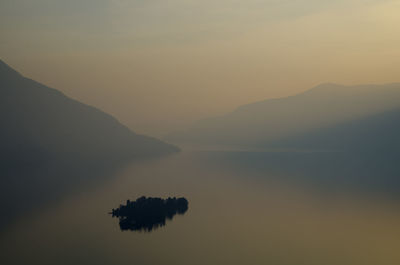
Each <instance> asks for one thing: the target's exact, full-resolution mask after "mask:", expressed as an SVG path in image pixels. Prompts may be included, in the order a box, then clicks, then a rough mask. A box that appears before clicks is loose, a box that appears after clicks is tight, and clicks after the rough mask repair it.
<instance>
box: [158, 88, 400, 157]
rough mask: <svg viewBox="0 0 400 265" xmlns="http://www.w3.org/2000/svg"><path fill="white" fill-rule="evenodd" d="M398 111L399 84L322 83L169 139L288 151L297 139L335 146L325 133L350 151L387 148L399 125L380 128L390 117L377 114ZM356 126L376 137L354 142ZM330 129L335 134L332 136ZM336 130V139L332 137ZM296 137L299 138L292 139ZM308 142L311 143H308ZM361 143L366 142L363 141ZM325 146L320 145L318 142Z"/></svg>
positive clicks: (247, 107) (200, 124)
mask: <svg viewBox="0 0 400 265" xmlns="http://www.w3.org/2000/svg"><path fill="white" fill-rule="evenodd" d="M398 109H400V84H386V85H361V86H342V85H336V84H322V85H319V86H317V87H315V88H313V89H310V90H308V91H306V92H304V93H301V94H298V95H294V96H290V97H286V98H277V99H269V100H265V101H260V102H256V103H252V104H248V105H244V106H241V107H239V108H237V109H236V110H235V111H233V112H231V113H229V114H227V115H225V116H222V117H216V118H213V119H208V120H204V121H201V122H197V123H196V124H195V125H193V126H192V127H190V128H188V129H187V130H186V131H181V132H176V133H173V134H170V135H169V136H168V137H166V139H167V140H169V141H173V142H180V143H189V144H206V145H214V144H217V145H227V146H243V147H257V148H260V147H269V146H274V147H280V148H287V147H292V146H290V145H289V142H291V143H293V144H294V145H297V143H298V141H300V139H299V138H304V141H303V143H302V144H299V146H300V145H303V146H302V147H305V148H306V149H309V148H315V147H317V148H325V147H326V146H329V145H331V144H324V143H323V141H324V140H325V139H324V137H322V134H321V133H322V131H324V134H325V135H326V136H327V138H326V141H331V140H332V139H333V138H335V137H336V138H337V139H336V140H334V142H335V143H338V144H339V145H340V146H341V147H343V146H348V145H347V144H348V143H350V144H351V145H350V146H348V147H356V145H357V147H358V146H360V145H364V147H368V146H371V147H374V148H375V147H377V148H380V149H381V150H384V148H381V147H380V145H381V144H382V145H384V146H386V142H390V141H395V140H396V139H398V137H395V138H391V139H385V137H387V136H390V137H393V136H394V135H395V134H391V135H387V134H386V132H387V131H388V130H389V131H390V130H393V129H394V130H396V127H395V126H396V123H392V124H390V123H386V124H385V125H384V126H385V128H382V129H381V130H380V129H379V127H376V124H377V123H379V121H378V120H381V122H384V120H385V119H386V118H384V117H383V116H381V117H377V116H376V115H378V114H382V115H388V116H387V117H388V119H392V120H394V119H393V118H395V117H392V118H389V116H391V114H390V112H392V111H396V110H398ZM385 113H386V114H385ZM373 119H374V120H375V121H373ZM368 122H371V124H368ZM397 124H398V123H397ZM346 126H347V127H346ZM356 126H359V128H360V129H361V127H363V128H364V129H365V130H367V131H366V133H367V134H369V132H368V130H370V129H371V130H374V134H375V135H377V136H378V137H377V138H375V139H373V138H368V137H367V138H364V132H363V131H362V130H359V131H358V132H359V133H361V135H360V139H356V137H354V136H355V135H354V133H355V132H356V130H358V129H356V128H355V127H356ZM339 127H341V129H339ZM345 127H346V128H345ZM329 130H332V131H331V132H330V133H329V134H330V136H329V137H328V131H329ZM335 130H336V132H337V133H338V134H337V135H335V134H334V132H335ZM379 130H380V131H379ZM347 131H348V132H349V135H348V134H347ZM317 134H318V135H319V136H321V137H320V140H317V139H316V142H313V136H316V135H317ZM312 135H313V136H312ZM370 135H372V134H370ZM379 135H382V137H380V136H379ZM292 138H293V139H296V140H293V141H292V140H290V139H292ZM305 138H307V139H308V140H307V144H306V140H305ZM329 138H330V139H329ZM350 138H351V139H352V140H351V141H350ZM363 139H364V140H365V142H363V143H362V141H361V140H363ZM341 140H343V141H342V142H341ZM353 140H354V142H353ZM295 142H296V144H295ZM317 142H318V143H317ZM321 142H322V145H320V144H319V143H321ZM331 142H333V141H331ZM353 143H354V145H353ZM347 149H351V148H347Z"/></svg>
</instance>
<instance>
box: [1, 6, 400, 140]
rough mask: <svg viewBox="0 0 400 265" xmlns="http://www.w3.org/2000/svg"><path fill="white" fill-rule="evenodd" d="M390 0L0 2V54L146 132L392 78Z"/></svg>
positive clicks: (395, 29)
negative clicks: (325, 86)
mask: <svg viewBox="0 0 400 265" xmlns="http://www.w3.org/2000/svg"><path fill="white" fill-rule="evenodd" d="M399 14H400V1H391V0H336V1H335V0H264V1H261V0H246V1H239V0H219V1H215V0H214V1H211V0H202V1H199V0H198V1H193V0H147V1H145V0H79V1H78V0H70V1H61V0H36V1H31V0H2V1H1V2H0V34H1V41H0V58H1V59H3V60H4V61H5V62H6V63H8V64H9V65H10V66H12V67H14V68H15V69H17V70H18V71H20V72H21V73H23V74H24V75H25V76H27V77H30V78H32V79H35V80H37V81H39V82H42V83H44V84H47V85H49V86H51V87H54V88H57V89H59V90H61V91H63V92H64V93H66V94H67V95H69V96H71V97H73V98H76V99H79V100H81V101H83V102H85V103H88V104H91V105H94V106H96V107H99V108H101V109H102V110H104V111H107V112H109V113H111V114H113V115H114V116H116V117H117V118H118V119H119V120H120V121H122V122H123V123H125V124H127V125H128V126H130V127H131V128H133V129H134V130H135V131H137V132H142V133H150V134H153V135H156V136H159V135H162V134H163V133H164V132H166V131H170V130H173V129H174V128H179V127H181V126H185V124H187V123H190V121H193V120H197V119H201V118H205V117H209V116H213V115H220V114H223V113H226V112H229V111H230V110H232V109H234V108H235V107H237V106H238V105H241V104H246V103H249V102H253V101H259V100H263V99H267V98H271V97H280V96H287V95H291V94H295V93H298V92H301V91H304V90H306V89H308V88H311V87H312V86H315V85H317V84H319V83H324V82H335V83H341V84H348V85H351V84H360V83H391V82H399V81H400V78H399V76H400V75H399V71H400V70H399V69H400V15H399Z"/></svg>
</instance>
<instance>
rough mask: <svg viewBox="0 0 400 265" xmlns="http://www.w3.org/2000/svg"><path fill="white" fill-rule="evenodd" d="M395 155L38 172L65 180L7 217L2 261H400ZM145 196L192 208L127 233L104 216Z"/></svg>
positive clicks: (195, 154) (275, 156)
mask: <svg viewBox="0 0 400 265" xmlns="http://www.w3.org/2000/svg"><path fill="white" fill-rule="evenodd" d="M396 161H397V156H393V155H391V156H386V157H379V158H377V157H376V156H371V157H370V156H368V155H365V156H363V157H360V155H355V154H340V153H334V154H332V153H323V152H320V153H316V152H287V151H285V152H262V151H258V152H254V151H228V150H226V151H215V150H214V151H206V150H203V151H195V150H187V151H183V152H181V153H179V154H176V155H172V156H169V157H165V158H159V159H153V160H147V161H141V162H132V163H131V164H128V165H124V166H119V167H117V168H115V169H113V170H109V171H103V172H102V173H95V172H98V171H93V172H92V171H85V172H84V173H82V172H80V174H81V175H79V174H78V173H77V172H74V171H73V170H71V172H67V173H65V170H63V172H62V173H61V172H60V175H57V169H54V170H52V171H48V170H47V169H46V168H43V169H41V170H39V171H35V174H34V177H37V176H39V175H42V177H43V179H45V180H51V178H52V177H54V178H58V177H60V176H61V177H63V178H66V179H67V180H65V181H64V182H65V183H64V182H63V183H62V184H60V185H65V186H68V188H65V190H64V189H62V188H59V189H55V192H53V193H52V194H51V195H49V196H43V198H42V199H41V200H40V203H38V204H37V205H36V207H35V206H34V205H33V206H32V208H30V209H31V210H27V211H26V212H22V213H20V214H19V215H16V217H15V219H13V221H12V222H11V223H9V224H7V226H6V228H5V229H3V230H2V231H1V233H0V260H1V264H4V265H6V264H30V265H33V264H40V265H44V264H95V265H101V264H143V265H147V264H148V265H152V264H164V265H168V264H171V265H197V264H199V265H200V264H207V265H213V264H215V265H222V264H230V265H233V264H241V265H243V264H246V265H252V264H254V265H255V264H274V265H302V264H304V265H313V264H315V265H321V264H323V265H330V264H332V265H334V264H335V265H347V264H348V265H357V264H360V265H369V264H371V265H377V264H379V265H386V264H388V265H389V264H400V207H399V198H398V191H399V187H400V185H399V180H398V177H399V176H400V174H399V173H400V170H399V166H398V165H397V163H396ZM60 170H61V169H60ZM49 172H51V174H50V173H49ZM24 174H27V176H25V177H30V176H29V174H28V173H24ZM85 174H86V175H85ZM90 174H93V175H94V176H90V177H85V176H89V175H90ZM96 174H99V178H98V179H96ZM100 175H101V176H100ZM16 176H17V175H15V176H14V177H16ZM78 176H79V177H78ZM81 176H82V177H81ZM68 179H70V180H71V181H73V182H77V183H78V184H75V185H71V187H69V185H68ZM88 179H89V180H88ZM80 181H82V183H84V184H82V185H81V183H80ZM18 185H21V186H24V185H27V184H26V183H25V184H24V183H19V184H18ZM31 187H32V189H33V188H35V187H36V186H35V185H33V186H31ZM28 188H29V187H28ZM28 188H26V189H28ZM59 190H62V191H63V192H58V191H59ZM41 193H42V192H41V191H38V192H37V193H33V195H30V196H31V197H29V198H32V200H33V198H36V197H41ZM140 196H154V197H162V198H167V197H169V196H172V197H173V196H176V197H185V198H187V200H188V202H189V208H188V210H187V211H186V212H185V214H182V215H176V216H174V218H173V219H172V220H167V222H166V225H165V226H163V227H160V228H158V229H155V230H153V231H151V232H143V231H121V230H120V227H119V225H118V219H116V218H112V217H111V215H110V214H109V212H110V211H111V209H112V208H116V207H118V206H119V205H120V204H122V203H124V202H125V201H126V200H128V199H129V200H135V199H136V198H138V197H140ZM6 203H7V205H19V204H21V203H24V202H23V200H22V201H18V203H16V201H15V200H14V199H12V200H9V201H8V202H6ZM12 208H14V207H11V206H10V209H12ZM3 214H4V215H5V214H6V213H4V212H3Z"/></svg>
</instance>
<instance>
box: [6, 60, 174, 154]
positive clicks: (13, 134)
mask: <svg viewBox="0 0 400 265" xmlns="http://www.w3.org/2000/svg"><path fill="white" fill-rule="evenodd" d="M0 126H1V131H0V149H1V150H0V156H2V157H3V158H12V157H13V158H16V159H23V160H24V159H25V160H27V161H29V160H31V159H40V158H42V159H49V158H54V157H68V158H74V159H79V158H90V159H92V158H94V159H96V158H101V159H111V160H118V159H123V158H132V157H143V156H153V155H163V154H169V153H173V152H176V151H178V150H179V149H178V148H177V147H175V146H173V145H170V144H167V143H164V142H162V141H160V140H157V139H155V138H152V137H148V136H143V135H138V134H136V133H134V132H132V131H131V130H130V129H128V128H127V127H126V126H124V125H122V124H121V123H120V122H118V121H117V120H116V119H115V118H114V117H112V116H111V115H109V114H106V113H104V112H102V111H101V110H99V109H97V108H94V107H91V106H88V105H85V104H83V103H80V102H78V101H76V100H73V99H71V98H68V97H67V96H65V95H64V94H63V93H61V92H60V91H57V90H55V89H52V88H49V87H47V86H45V85H42V84H40V83H38V82H36V81H33V80H31V79H28V78H25V77H23V76H22V75H21V74H19V73H18V72H17V71H15V70H14V69H12V68H11V67H9V66H8V65H7V64H6V63H4V62H3V61H1V60H0Z"/></svg>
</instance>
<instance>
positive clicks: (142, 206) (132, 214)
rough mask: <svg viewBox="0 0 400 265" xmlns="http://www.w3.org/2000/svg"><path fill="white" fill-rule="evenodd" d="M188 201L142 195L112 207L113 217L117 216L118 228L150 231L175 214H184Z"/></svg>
mask: <svg viewBox="0 0 400 265" xmlns="http://www.w3.org/2000/svg"><path fill="white" fill-rule="evenodd" d="M188 205H189V203H188V201H187V200H186V199H185V198H183V197H182V198H175V197H173V198H170V197H169V198H168V199H161V198H152V197H149V198H146V197H145V196H142V197H140V198H138V199H136V201H133V202H131V201H129V200H127V201H126V205H120V207H119V208H117V209H112V211H111V214H112V216H113V217H118V218H119V226H120V229H121V230H122V231H123V230H131V231H152V230H153V229H156V228H159V227H162V226H164V225H165V223H166V220H171V219H172V218H173V217H174V216H175V215H176V214H184V213H185V212H186V211H187V210H188Z"/></svg>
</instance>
